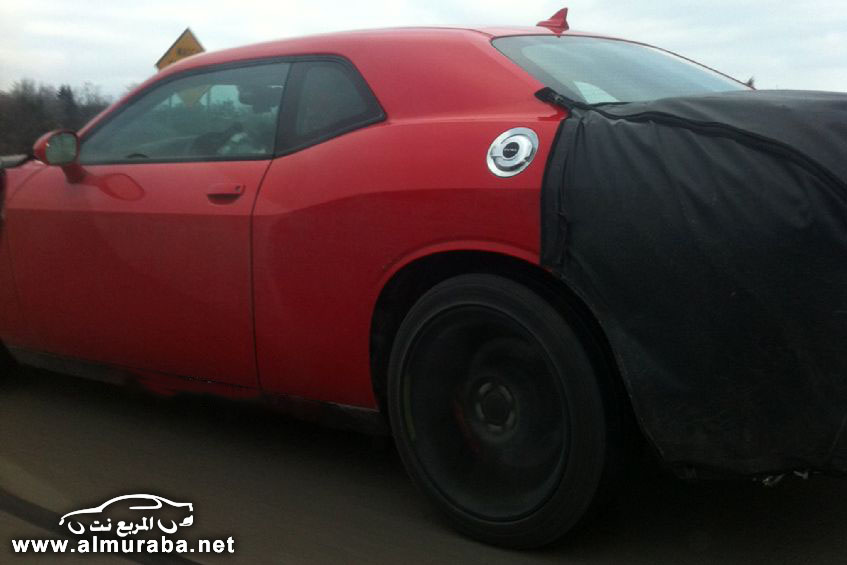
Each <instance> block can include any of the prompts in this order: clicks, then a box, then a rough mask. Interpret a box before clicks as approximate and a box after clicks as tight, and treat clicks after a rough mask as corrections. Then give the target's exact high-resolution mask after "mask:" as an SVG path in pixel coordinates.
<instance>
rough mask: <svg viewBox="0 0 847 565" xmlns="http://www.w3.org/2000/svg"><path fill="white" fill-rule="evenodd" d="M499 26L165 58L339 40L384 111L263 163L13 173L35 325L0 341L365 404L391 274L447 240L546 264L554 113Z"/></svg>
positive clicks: (24, 279) (283, 51)
mask: <svg viewBox="0 0 847 565" xmlns="http://www.w3.org/2000/svg"><path fill="white" fill-rule="evenodd" d="M513 31H514V32H515V33H526V31H527V30H513ZM530 31H531V32H532V33H539V34H545V33H550V32H549V30H543V29H539V28H532V30H530ZM499 32H500V33H501V34H502V32H503V30H499ZM490 40H491V35H490V34H488V33H483V32H479V31H470V30H455V29H445V30H433V29H414V30H394V31H391V30H388V31H376V32H353V33H347V34H337V35H331V36H324V37H320V36H318V37H314V38H306V39H302V40H291V41H282V42H276V43H269V44H262V45H257V46H252V47H247V48H241V49H236V50H229V51H224V52H219V53H212V54H207V55H201V56H196V57H192V58H190V59H188V60H185V61H183V62H181V63H178V64H175V65H173V66H172V67H170V68H168V69H167V70H166V71H164V72H162V73H160V74H159V75H157V76H156V77H154V78H153V79H151V81H155V80H159V79H161V78H163V77H166V76H169V75H171V74H173V73H178V72H180V71H183V70H187V69H190V68H193V67H197V66H203V65H207V64H217V63H222V62H228V61H235V60H246V59H258V58H264V57H279V56H286V55H301V54H337V55H341V56H344V57H346V58H348V59H349V60H350V61H352V63H353V64H354V65H355V66H356V68H357V69H358V70H359V71H360V72H361V74H362V75H363V77H364V78H365V80H366V81H367V82H368V84H369V85H370V87H371V88H372V90H373V91H374V93H375V95H376V97H377V98H378V100H379V102H380V104H381V106H382V107H383V109H384V110H385V113H386V115H387V119H386V120H385V121H384V122H381V123H377V124H375V125H371V126H369V127H365V128H363V129H359V130H356V131H353V132H351V133H347V134H344V135H341V136H339V137H336V138H334V139H330V140H328V141H325V142H323V143H320V144H318V145H314V146H312V147H309V148H307V149H303V150H300V151H297V152H295V153H292V154H290V155H286V156H282V157H278V158H276V159H274V160H273V161H271V162H270V165H269V164H268V162H267V161H247V162H206V163H183V164H152V163H148V164H138V165H98V166H90V167H86V170H87V177H86V178H85V180H83V182H81V183H78V184H71V183H68V182H67V181H66V179H65V177H64V175H63V173H62V171H61V170H60V169H58V168H47V169H45V170H44V171H43V172H42V173H40V174H38V175H36V176H35V177H33V178H32V179H31V180H30V181H29V182H27V183H25V184H24V183H20V186H17V187H16V188H15V189H14V190H12V191H11V192H10V196H9V198H8V199H7V213H8V222H7V225H6V226H5V232H6V236H7V237H8V238H9V240H10V247H9V248H10V249H11V252H12V253H11V261H12V263H13V267H14V272H15V277H16V281H17V286H18V288H19V289H20V305H21V310H22V311H23V312H24V313H25V314H26V316H27V317H28V321H29V323H30V325H31V327H32V328H33V332H34V336H35V337H34V339H31V340H29V341H27V340H26V339H25V338H24V336H25V332H23V330H22V329H21V328H22V327H24V325H25V324H24V323H23V322H22V321H19V322H7V321H5V320H4V322H5V323H4V324H3V326H2V327H0V329H2V332H3V333H2V335H0V337H2V339H3V340H4V341H5V342H6V343H8V344H11V345H21V346H24V347H27V348H33V349H37V350H40V351H44V352H50V353H55V354H58V355H62V356H68V357H74V358H80V359H86V360H91V361H98V362H104V363H107V364H112V365H119V366H123V367H129V368H134V369H139V370H146V371H156V372H160V373H167V374H173V375H180V376H190V377H199V378H202V379H208V380H210V381H216V382H220V383H229V384H236V385H243V386H248V387H250V386H257V383H258V386H260V387H261V389H263V390H264V391H267V392H270V393H281V394H287V395H294V396H299V397H304V398H309V399H314V400H320V401H328V402H334V403H340V404H348V405H354V406H363V407H374V406H375V400H374V396H373V392H372V386H371V380H370V360H369V350H370V327H371V322H372V316H373V311H374V305H375V303H376V301H377V299H378V297H379V295H380V292H381V290H382V289H383V287H384V285H385V284H386V283H387V282H388V281H389V280H390V278H391V276H392V275H394V274H395V273H396V272H397V271H399V270H400V269H401V268H402V267H404V266H405V265H407V264H408V263H410V262H411V261H414V260H415V259H418V258H420V257H423V256H425V255H428V254H431V253H438V252H443V251H452V250H482V251H489V252H497V253H502V254H506V255H510V256H513V257H518V258H520V259H524V260H527V261H531V262H537V259H538V257H537V256H538V245H539V195H540V187H541V183H542V177H543V173H544V165H545V163H546V159H547V151H548V149H549V147H550V145H551V144H552V141H553V137H554V135H555V131H556V128H557V126H558V124H559V122H560V120H561V119H562V117H563V114H562V112H561V111H559V110H556V109H554V108H552V107H551V106H549V105H547V104H544V103H542V102H540V101H538V100H536V99H535V98H534V97H533V93H534V92H535V91H536V90H538V89H539V88H541V86H542V85H541V84H540V83H538V82H537V81H536V80H535V79H533V78H532V77H530V76H529V75H527V74H526V73H525V72H523V71H522V70H521V69H519V68H518V67H517V66H516V65H514V64H513V63H512V62H511V61H509V60H508V59H507V58H506V57H504V56H502V55H501V54H500V53H498V52H497V51H496V50H495V49H494V48H493V47H492V46H491V44H490ZM151 81H148V84H149V83H150V82H151ZM145 86H146V85H142V86H141V87H140V88H144V87H145ZM131 97H132V94H130V95H129V97H128V98H127V99H125V100H124V101H121V102H120V103H119V104H118V105H117V106H118V107H119V106H120V105H121V104H124V103H126V102H127V100H130V99H131ZM108 114H109V112H106V113H105V114H104V115H103V116H101V117H99V118H97V119H96V120H95V122H93V123H96V122H97V120H99V119H104V118H107V117H108ZM93 123H92V124H89V126H88V127H87V128H86V129H84V130H83V131H82V132H81V134H80V135H81V137H82V138H83V140H84V137H85V134H86V131H89V130H90V128H91V127H92V126H93ZM514 127H529V128H532V129H533V130H534V131H535V132H536V133H537V134H538V137H539V139H540V146H539V152H538V154H537V155H536V157H535V160H534V161H533V163H532V164H531V165H530V166H529V168H528V169H527V170H526V171H524V172H522V173H521V174H519V175H517V176H514V177H511V178H499V177H496V176H494V175H493V174H492V173H491V172H489V171H488V169H487V166H486V161H485V158H486V152H487V150H488V147H489V145H490V144H491V142H492V141H493V140H494V139H495V138H496V137H497V136H498V135H500V134H501V133H503V132H504V131H506V130H508V129H510V128H514ZM83 142H84V141H83ZM263 178H264V180H262V179H263ZM222 182H230V183H243V184H245V186H246V187H247V189H246V191H245V193H244V194H243V195H242V196H241V197H240V198H238V199H237V200H235V201H234V202H233V203H232V204H228V205H216V204H213V203H211V202H210V201H209V200H208V199H207V197H206V191H207V190H208V188H209V187H210V186H211V185H213V184H217V183H222ZM260 184H261V188H259V186H260ZM254 203H255V210H253V205H254ZM251 213H252V214H253V215H252V216H251ZM5 239H6V237H4V242H5ZM251 240H252V247H251ZM0 253H2V252H0ZM4 259H5V258H4V257H3V256H2V255H0V260H4ZM6 283H7V281H6V280H4V279H1V278H0V284H3V285H4V287H3V289H0V300H3V301H4V304H3V305H2V308H3V310H0V311H6V310H8V311H11V312H13V311H14V307H15V305H14V302H15V298H14V296H13V295H12V294H10V293H9V292H8V291H7V290H6V286H5V285H6ZM254 312H255V314H254ZM11 319H16V318H15V317H14V315H13V316H12V317H11ZM18 325H20V327H17V326H18ZM254 334H255V344H254ZM257 377H258V379H257Z"/></svg>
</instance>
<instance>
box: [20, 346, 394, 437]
mask: <svg viewBox="0 0 847 565" xmlns="http://www.w3.org/2000/svg"><path fill="white" fill-rule="evenodd" d="M7 349H8V351H9V354H10V355H11V356H12V357H13V358H14V360H15V361H17V362H18V363H19V364H21V365H26V366H28V367H33V368H36V369H42V370H45V371H50V372H53V373H61V374H65V375H71V376H74V377H79V378H83V379H88V380H94V381H99V382H103V383H107V384H112V385H119V386H130V387H132V386H135V387H139V388H143V389H145V390H147V391H150V392H153V393H155V394H159V395H163V396H173V395H176V394H192V395H211V396H215V397H222V398H225V399H227V400H231V401H237V402H242V403H255V404H261V405H265V406H269V407H271V408H272V409H273V410H275V411H278V412H281V413H283V414H286V415H289V416H292V417H294V418H297V419H299V420H305V421H308V422H314V423H317V424H319V425H321V426H325V427H329V428H336V429H344V430H354V431H358V432H361V433H366V434H371V435H390V429H389V427H388V424H387V422H386V420H385V418H384V417H383V415H382V413H381V412H380V411H379V410H374V409H370V408H362V407H359V406H349V405H346V404H335V403H331V402H320V401H316V400H310V399H307V398H301V397H297V396H288V395H280V394H267V393H264V392H262V391H261V390H259V389H256V388H249V387H242V386H237V385H231V384H227V383H220V382H216V381H209V380H203V379H196V378H192V377H183V376H179V375H170V374H165V373H157V372H153V371H146V370H137V369H130V368H125V367H117V366H113V365H107V364H103V363H96V362H92V361H83V360H80V359H72V358H68V357H61V356H57V355H52V354H49V353H41V352H37V351H31V350H28V349H22V348H18V347H7Z"/></svg>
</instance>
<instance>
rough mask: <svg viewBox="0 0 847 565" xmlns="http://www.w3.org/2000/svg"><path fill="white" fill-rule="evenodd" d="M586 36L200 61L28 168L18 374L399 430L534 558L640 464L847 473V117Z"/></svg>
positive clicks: (328, 42)
mask: <svg viewBox="0 0 847 565" xmlns="http://www.w3.org/2000/svg"><path fill="white" fill-rule="evenodd" d="M565 16H566V11H562V12H559V13H557V14H556V15H555V16H554V17H552V18H551V19H550V20H547V21H544V22H541V23H539V25H538V26H537V27H526V28H521V27H515V28H496V29H488V28H487V29H433V28H409V29H392V30H376V31H357V32H348V33H334V34H328V35H322V36H314V37H307V38H301V39H291V40H283V41H274V42H269V43H262V44H258V45H252V46H248V47H242V48H237V49H230V50H226V51H220V52H216V53H208V54H202V55H197V56H194V57H190V58H188V59H186V60H183V61H181V62H179V63H177V64H174V65H172V66H170V67H168V68H167V69H165V70H164V71H162V72H160V73H158V74H157V75H155V76H154V77H152V78H151V79H149V80H148V81H146V82H145V83H144V84H142V85H140V86H139V87H138V88H136V89H135V90H134V91H132V92H131V93H129V94H128V95H127V96H125V97H124V98H123V99H122V100H120V101H119V102H117V103H116V104H114V105H113V106H112V107H110V108H109V109H107V110H106V111H105V112H103V113H102V114H101V115H100V116H98V117H97V118H95V119H94V120H93V121H92V122H91V123H89V124H88V125H87V126H86V127H84V128H83V129H82V130H81V131H79V132H78V133H73V132H68V131H58V132H51V133H49V134H47V135H45V136H44V137H42V138H41V139H40V140H39V141H38V142H37V143H36V145H35V147H34V150H33V155H32V156H29V157H24V158H21V159H6V160H5V161H4V163H5V165H6V168H5V169H4V170H3V171H2V172H0V187H2V204H3V210H2V213H3V216H2V218H3V220H2V231H0V339H2V344H3V345H4V346H5V349H6V350H7V351H8V352H9V354H10V356H9V357H10V359H9V361H10V362H11V361H13V360H14V361H17V362H19V363H24V364H28V365H33V366H39V367H45V368H49V369H52V370H57V371H61V372H66V373H71V374H75V375H80V376H94V377H97V378H110V379H114V380H117V381H123V382H126V381H135V382H140V383H142V384H144V385H145V386H147V387H149V388H151V389H154V390H157V391H159V392H163V393H174V392H200V393H214V394H220V395H226V396H231V397H239V398H263V399H268V400H271V401H273V402H276V403H282V404H284V405H290V406H293V407H294V409H295V410H296V412H297V413H300V414H303V413H308V414H312V415H317V416H318V417H323V415H325V414H334V415H335V416H337V417H340V418H346V419H347V420H348V421H350V422H356V423H358V424H368V423H371V424H374V425H378V426H379V425H381V426H386V425H387V426H388V429H390V431H391V433H393V435H394V437H395V438H396V442H397V445H398V448H399V451H400V454H401V456H402V459H403V461H404V463H405V465H406V467H407V469H408V471H409V473H410V475H411V476H412V478H413V480H414V481H415V483H416V484H417V485H418V486H419V487H420V488H421V490H422V491H423V492H424V493H425V494H426V495H427V496H428V497H429V498H430V499H431V500H432V501H433V502H434V504H435V505H436V506H437V507H438V508H439V509H440V510H441V511H443V513H444V514H445V516H446V517H447V519H448V520H449V521H451V522H452V523H453V524H454V525H455V526H456V527H457V528H459V529H460V530H461V531H463V532H465V533H467V534H469V535H471V536H474V537H476V538H478V539H481V540H485V541H487V542H491V543H496V544H501V545H505V546H512V547H529V546H538V545H542V544H546V543H549V542H551V541H554V540H556V539H558V538H560V537H561V536H562V535H563V534H565V533H566V532H568V531H569V530H571V529H572V528H573V527H574V526H575V525H576V524H577V523H579V522H580V521H581V520H582V519H583V518H584V517H585V516H587V515H589V514H590V513H591V511H592V510H593V509H595V508H596V507H597V506H598V505H599V504H600V503H601V502H602V501H603V500H605V499H607V498H608V495H609V494H610V493H611V492H612V490H613V486H614V484H615V483H616V482H617V480H618V477H619V476H620V475H621V473H622V471H623V470H624V469H625V465H626V462H627V455H628V454H629V453H630V452H631V447H632V446H633V445H635V444H637V443H638V442H639V441H640V438H641V437H644V438H646V440H647V444H648V445H650V446H652V447H653V448H654V449H655V451H656V452H657V453H658V454H659V456H660V457H661V458H662V459H663V460H664V461H665V462H667V463H668V464H669V465H670V466H671V467H672V468H674V469H676V470H678V471H679V472H680V473H681V474H683V475H685V476H688V477H701V476H710V475H728V474H732V475H740V476H748V477H759V478H761V477H765V476H767V475H770V474H774V475H776V474H779V473H787V472H791V471H806V470H813V471H815V470H817V471H830V472H843V471H844V470H847V440H845V438H844V434H843V431H844V428H845V422H847V384H845V382H847V354H845V348H844V342H845V340H844V338H845V334H847V315H845V312H847V235H845V234H847V220H845V218H847V182H845V179H847V169H845V161H847V159H844V147H845V139H847V131H845V129H846V128H845V124H847V119H845V116H847V110H845V108H847V104H845V97H844V96H843V95H835V94H831V95H830V94H822V93H797V92H794V93H786V92H783V93H779V92H771V93H768V92H757V91H754V90H752V89H750V88H748V87H747V86H746V85H744V84H742V83H740V82H737V81H735V80H733V79H731V78H729V77H727V76H725V75H722V74H720V73H718V72H716V71H713V70H711V69H708V68H705V67H703V66H700V65H698V64H695V63H693V62H692V61H690V60H688V59H685V58H682V57H679V56H676V55H673V54H671V53H668V52H667V51H664V50H661V49H658V48H654V47H650V46H647V45H644V44H640V43H634V42H629V41H624V40H620V39H613V38H608V37H601V36H598V35H593V34H586V33H577V32H573V31H570V30H569V29H568V24H567V21H566V18H565ZM323 409H328V410H323Z"/></svg>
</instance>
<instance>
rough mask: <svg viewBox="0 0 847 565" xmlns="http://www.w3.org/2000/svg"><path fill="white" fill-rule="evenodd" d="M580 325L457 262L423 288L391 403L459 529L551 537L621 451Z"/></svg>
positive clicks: (404, 340)
mask: <svg viewBox="0 0 847 565" xmlns="http://www.w3.org/2000/svg"><path fill="white" fill-rule="evenodd" d="M586 341H587V340H586V339H585V338H584V337H581V336H580V335H579V334H578V333H577V332H576V331H574V329H573V328H572V326H571V325H570V324H569V323H568V322H567V321H566V319H565V318H564V317H563V316H562V315H561V314H560V313H559V311H557V310H556V309H555V308H554V307H552V306H551V305H550V303H549V302H547V301H545V300H544V299H543V298H541V296H540V295H538V294H537V293H535V292H534V291H532V290H530V289H529V288H527V287H525V286H523V285H521V284H518V283H516V282H513V281H511V280H509V279H506V278H503V277H499V276H494V275H487V274H473V275H463V276H459V277H456V278H453V279H450V280H448V281H445V282H443V283H441V284H439V285H437V286H436V287H434V288H432V289H431V290H430V291H429V292H427V293H426V294H425V295H424V296H423V297H422V298H421V299H420V300H419V301H418V302H417V303H416V304H415V305H414V306H413V308H412V309H411V311H410V312H409V314H408V315H407V316H406V318H405V320H404V321H403V323H402V324H401V327H400V330H399V331H398V334H397V337H396V339H395V343H394V347H393V350H392V356H391V361H390V364H389V386H388V407H389V415H390V419H391V423H392V428H393V432H394V435H395V440H396V442H397V445H398V450H399V452H400V455H401V457H402V459H403V462H404V464H405V466H406V469H407V470H408V472H409V474H410V475H411V477H412V479H413V480H414V482H415V483H416V484H417V485H418V486H419V487H420V488H421V489H422V490H423V492H424V493H425V494H426V495H427V497H428V498H429V499H430V500H431V501H432V502H434V504H435V505H436V507H437V508H439V509H440V510H441V511H442V512H444V513H445V514H446V516H447V518H448V519H449V520H450V521H451V522H452V523H453V525H454V526H455V527H457V528H458V529H459V530H460V531H462V532H464V533H465V534H467V535H470V536H472V537H474V538H476V539H479V540H481V541H485V542H487V543H493V544H497V545H502V546H507V547H515V548H525V547H537V546H541V545H545V544H548V543H551V542H553V541H556V540H557V539H559V538H561V537H562V536H563V535H564V534H566V533H567V532H568V531H570V530H571V529H573V528H574V527H575V526H576V525H577V524H578V523H579V522H580V520H581V519H582V518H584V517H585V516H586V515H587V514H588V513H589V510H590V509H592V503H593V502H594V501H595V499H596V498H597V496H596V495H597V494H598V491H599V490H600V489H601V483H602V482H603V479H604V477H605V476H609V475H610V473H608V469H607V467H608V466H609V464H610V462H612V461H615V460H617V459H618V458H617V457H616V456H615V455H616V454H613V453H611V451H612V450H614V449H615V447H613V446H614V445H616V442H615V441H613V440H614V439H615V438H613V437H611V436H612V435H614V433H613V430H614V426H611V427H610V426H608V425H607V413H608V412H609V411H610V410H617V409H618V407H617V405H616V400H615V398H614V395H610V394H607V393H606V392H604V387H603V386H602V385H603V383H601V382H600V380H599V379H598V377H602V375H599V373H600V372H601V371H598V370H597V369H596V367H595V365H596V363H595V362H593V361H592V356H591V355H590V354H589V352H588V351H587V347H586Z"/></svg>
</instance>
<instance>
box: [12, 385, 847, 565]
mask: <svg viewBox="0 0 847 565" xmlns="http://www.w3.org/2000/svg"><path fill="white" fill-rule="evenodd" d="M135 492H141V493H150V494H158V495H161V496H165V497H168V498H171V499H172V500H177V501H185V502H193V503H194V507H195V512H194V517H195V522H194V526H192V528H191V531H192V535H195V536H198V537H222V538H225V537H227V536H230V535H231V536H233V537H234V539H235V554H234V555H232V556H227V555H221V556H217V555H203V556H199V555H192V556H190V559H191V561H194V562H221V561H227V562H237V563H283V564H287V563H448V562H449V563H463V564H464V563H487V564H497V563H515V562H520V563H592V564H593V563H597V564H606V563H615V564H619V563H650V564H655V563H674V564H681V563H715V562H717V561H720V562H725V563H727V562H732V563H735V562H737V563H770V564H773V563H844V562H845V561H847V481H842V480H837V479H830V478H823V477H813V478H812V479H811V480H809V481H801V480H799V479H795V480H786V481H785V482H784V483H782V484H781V485H779V486H777V487H776V488H771V489H765V488H762V487H760V486H757V485H754V484H752V483H746V482H745V483H701V484H690V483H684V482H681V481H677V480H676V479H674V478H672V477H669V476H666V475H665V474H663V473H662V472H661V471H660V470H659V469H658V468H657V467H656V466H654V465H652V464H650V463H649V461H646V462H644V463H641V464H639V465H637V466H635V467H633V469H632V473H631V475H630V476H629V478H628V481H627V485H626V486H625V489H624V493H623V494H622V495H621V497H620V499H619V501H618V502H617V503H616V504H615V505H614V506H613V507H612V508H611V509H610V510H609V511H608V512H607V513H605V514H604V515H603V516H601V517H600V518H599V519H597V520H596V521H595V522H594V523H592V524H591V526H590V527H589V528H588V529H586V530H585V531H582V532H580V533H579V535H577V536H573V537H572V538H571V539H569V540H568V541H566V542H565V543H563V544H561V545H559V546H557V547H554V548H550V549H545V550H543V551H534V552H520V553H519V552H510V551H505V550H501V549H496V548H492V547H487V546H484V545H481V544H478V543H475V542H473V541H470V540H468V539H465V538H463V537H461V536H459V535H457V534H455V533H454V532H453V531H451V530H450V529H448V528H446V527H444V526H443V525H442V523H441V522H440V521H439V519H438V516H437V515H436V514H434V512H433V511H432V510H430V508H429V507H428V506H427V504H426V503H425V501H424V500H423V499H422V498H421V497H420V496H419V495H418V494H417V492H416V491H415V489H414V488H413V486H412V485H411V483H410V482H409V481H408V480H407V479H406V476H405V475H404V472H403V469H402V465H401V463H400V461H399V459H398V457H397V455H396V453H395V452H394V450H393V448H392V447H391V445H390V443H389V442H387V441H385V440H382V441H380V440H375V439H373V438H370V437H367V436H362V435H358V434H354V433H350V432H342V431H337V430H329V429H324V428H320V427H318V426H315V425H312V424H306V423H301V422H296V421H293V420H290V419H288V418H286V417H284V416H281V415H279V414H276V413H273V412H270V411H266V410H261V409H259V410H257V409H252V408H246V407H243V406H240V405H234V404H230V403H227V402H223V401H210V400H206V399H199V398H191V399H161V398H158V397H154V396H152V395H147V394H140V393H136V392H132V391H129V390H126V389H121V388H117V387H113V386H111V385H105V384H101V383H95V382H89V381H81V380H77V379H73V378H69V377H63V376H59V375H54V374H51V373H46V372H38V371H32V370H19V371H17V372H15V373H14V374H11V375H5V376H3V378H2V379H0V563H10V564H11V563H44V562H50V561H48V560H46V559H45V558H44V557H43V556H42V557H41V558H36V557H35V556H29V557H23V556H21V555H14V554H12V551H11V543H10V540H11V538H13V537H25V536H30V537H40V538H47V537H59V536H58V533H57V532H58V530H57V523H58V517H59V516H60V515H62V514H64V513H66V512H69V511H71V510H76V509H79V508H84V507H88V506H94V505H98V504H100V503H102V502H105V501H106V500H108V499H109V498H111V497H113V496H117V495H121V494H131V493H135ZM56 561H60V562H71V563H76V562H80V563H81V562H83V561H84V562H86V563H88V562H92V561H93V562H99V563H111V562H115V561H118V560H117V559H116V558H115V557H109V556H100V557H99V558H97V559H93V560H91V559H81V558H80V557H79V556H76V558H74V557H73V556H64V557H62V558H61V559H58V558H57V559H56ZM136 561H137V560H136ZM149 562H151V563H165V562H173V560H171V561H168V560H167V559H159V560H155V559H154V560H150V561H149ZM179 562H181V563H186V562H187V561H186V560H182V561H179Z"/></svg>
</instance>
